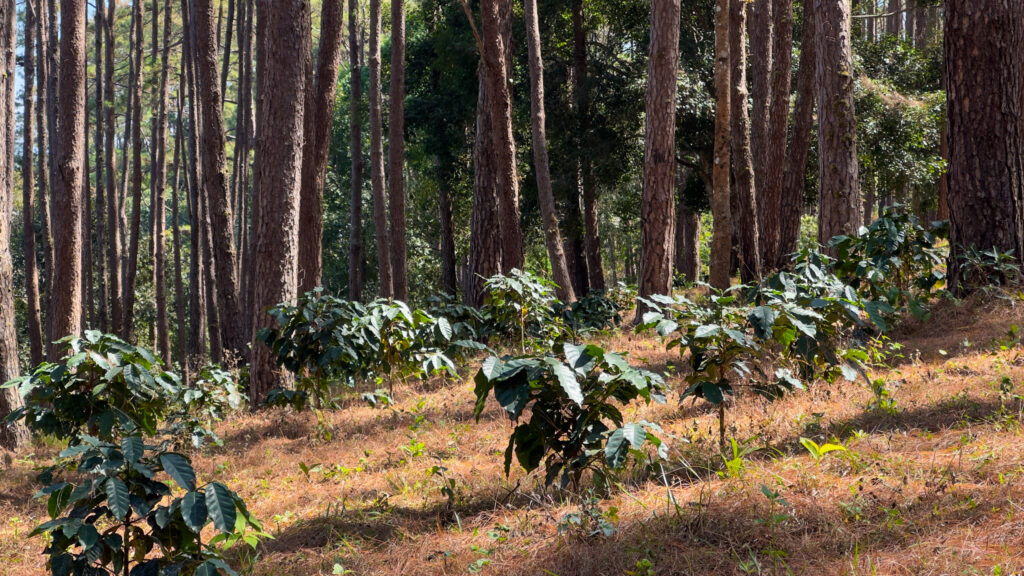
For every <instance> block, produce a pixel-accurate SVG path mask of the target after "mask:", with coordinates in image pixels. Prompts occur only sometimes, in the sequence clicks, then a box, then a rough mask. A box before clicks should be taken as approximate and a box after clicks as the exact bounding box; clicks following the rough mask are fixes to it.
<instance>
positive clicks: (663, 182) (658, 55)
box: [637, 0, 729, 318]
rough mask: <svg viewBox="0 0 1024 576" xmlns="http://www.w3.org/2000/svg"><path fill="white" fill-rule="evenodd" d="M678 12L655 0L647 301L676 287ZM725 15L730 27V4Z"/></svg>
mask: <svg viewBox="0 0 1024 576" xmlns="http://www.w3.org/2000/svg"><path fill="white" fill-rule="evenodd" d="M679 13H680V4H679V0H654V2H653V5H652V7H651V47H650V59H649V61H648V65H647V101H646V103H645V111H646V120H645V122H644V175H643V198H642V200H641V204H640V218H641V228H640V237H641V241H640V244H641V250H642V252H641V254H640V286H639V294H640V296H641V297H643V298H647V297H649V296H652V295H654V294H668V293H669V291H670V290H671V289H672V261H673V257H672V256H673V248H674V247H675V246H674V245H673V244H674V240H675V210H674V205H675V203H674V198H675V183H676V178H675V171H676V140H675V136H676V94H677V92H678V89H677V86H676V78H677V76H678V69H679ZM724 17H725V19H726V23H728V18H729V10H728V6H726V10H725V13H724ZM728 41H729V39H728V36H726V38H725V42H726V43H725V45H724V53H725V57H726V58H725V66H726V70H727V72H726V73H727V74H728V66H729V47H728ZM726 88H728V86H727V87H726ZM726 165H728V162H727V163H726ZM640 312H641V310H638V311H637V313H638V316H637V317H638V318H639V313H640Z"/></svg>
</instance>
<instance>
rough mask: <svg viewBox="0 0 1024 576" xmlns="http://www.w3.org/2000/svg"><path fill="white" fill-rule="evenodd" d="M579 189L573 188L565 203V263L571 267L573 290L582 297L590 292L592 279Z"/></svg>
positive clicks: (570, 274)
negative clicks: (588, 263)
mask: <svg viewBox="0 0 1024 576" xmlns="http://www.w3.org/2000/svg"><path fill="white" fill-rule="evenodd" d="M581 200H582V198H581V194H580V191H579V188H576V187H574V188H572V189H571V190H570V193H569V198H568V199H567V200H566V202H565V219H564V220H563V222H562V225H563V226H564V227H565V243H564V246H565V262H566V265H568V266H569V277H570V278H571V279H572V289H573V292H574V293H575V294H578V295H580V296H584V295H586V294H587V293H588V292H590V278H589V277H588V271H587V253H586V246H585V242H584V236H585V230H584V223H583V208H582V207H581V206H580V204H581Z"/></svg>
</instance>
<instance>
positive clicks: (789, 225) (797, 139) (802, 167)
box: [776, 2, 818, 268]
mask: <svg viewBox="0 0 1024 576" xmlns="http://www.w3.org/2000/svg"><path fill="white" fill-rule="evenodd" d="M815 29H816V25H815V9H814V2H804V12H803V33H802V36H801V40H800V69H799V71H798V72H797V81H796V105H795V107H794V110H793V133H792V136H791V137H790V140H789V152H788V154H787V155H786V169H785V176H784V178H783V184H782V201H781V203H780V207H779V247H778V250H777V252H778V254H777V259H776V266H778V267H779V268H784V267H786V266H787V265H788V264H789V261H790V256H791V255H792V254H793V252H795V251H796V245H797V241H798V240H799V238H800V218H801V217H802V216H803V208H804V183H805V180H806V175H807V154H808V151H809V150H810V148H811V131H812V129H813V128H814V103H815V101H816V100H817V94H816V93H815V89H814V81H815V77H816V75H817V54H818V50H817V35H816V33H815Z"/></svg>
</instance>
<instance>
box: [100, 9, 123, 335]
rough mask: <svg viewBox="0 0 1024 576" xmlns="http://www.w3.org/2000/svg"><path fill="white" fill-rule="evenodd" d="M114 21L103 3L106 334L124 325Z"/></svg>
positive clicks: (112, 11) (115, 15) (113, 14)
mask: <svg viewBox="0 0 1024 576" xmlns="http://www.w3.org/2000/svg"><path fill="white" fill-rule="evenodd" d="M116 22H117V0H107V14H106V25H105V26H104V27H103V51H104V62H103V121H104V135H103V139H104V142H106V147H105V148H104V150H103V156H104V173H105V179H104V182H105V188H106V195H107V280H108V281H109V284H110V286H109V293H110V301H109V302H110V326H109V328H110V331H111V332H114V333H118V334H120V333H121V327H122V325H123V323H124V310H123V306H122V294H123V290H122V271H121V227H120V225H119V223H118V219H119V215H120V214H121V203H120V197H119V195H118V193H117V182H116V179H117V164H116V156H115V154H114V151H115V150H114V149H115V147H116V142H117V141H116V139H115V137H114V131H115V129H116V126H117V116H116V115H115V113H114V96H115V94H114V88H115V86H114V66H115V63H114V49H115V46H114V39H115V34H114V28H115V24H116Z"/></svg>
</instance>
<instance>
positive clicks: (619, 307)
mask: <svg viewBox="0 0 1024 576" xmlns="http://www.w3.org/2000/svg"><path fill="white" fill-rule="evenodd" d="M617 296H618V294H617V293H616V292H613V291H608V292H605V291H604V290H592V291H590V292H589V293H588V294H587V295H586V296H584V297H582V298H580V299H579V300H577V301H575V302H573V303H571V304H565V303H562V302H556V303H555V306H554V312H555V313H556V314H557V315H558V316H559V318H561V320H562V322H564V323H565V326H566V327H567V328H568V330H569V331H570V333H571V334H572V335H573V340H574V341H578V340H579V339H580V338H581V337H583V336H586V335H587V334H590V333H592V332H600V331H603V330H612V329H614V328H617V327H618V326H619V325H620V324H622V312H623V311H625V310H627V309H628V308H627V305H626V303H624V302H623V301H622V300H621V299H620V298H618V297H617ZM635 297H636V296H635V294H634V299H635Z"/></svg>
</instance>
